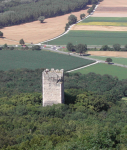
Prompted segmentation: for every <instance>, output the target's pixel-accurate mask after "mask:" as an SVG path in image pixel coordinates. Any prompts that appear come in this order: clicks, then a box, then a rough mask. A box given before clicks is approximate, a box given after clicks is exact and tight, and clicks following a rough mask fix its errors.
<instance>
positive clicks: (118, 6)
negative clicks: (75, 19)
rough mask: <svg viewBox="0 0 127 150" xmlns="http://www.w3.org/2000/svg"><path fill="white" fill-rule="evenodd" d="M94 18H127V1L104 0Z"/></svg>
mask: <svg viewBox="0 0 127 150" xmlns="http://www.w3.org/2000/svg"><path fill="white" fill-rule="evenodd" d="M93 17H127V0H103V1H102V2H100V4H99V6H98V8H97V9H96V11H95V13H94V14H93Z"/></svg>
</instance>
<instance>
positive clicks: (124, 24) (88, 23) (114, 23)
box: [77, 22, 127, 27]
mask: <svg viewBox="0 0 127 150" xmlns="http://www.w3.org/2000/svg"><path fill="white" fill-rule="evenodd" d="M77 25H84V26H117V27H118V26H119V27H123V26H124V27H127V23H126V22H86V23H85V22H80V23H78V24H77Z"/></svg>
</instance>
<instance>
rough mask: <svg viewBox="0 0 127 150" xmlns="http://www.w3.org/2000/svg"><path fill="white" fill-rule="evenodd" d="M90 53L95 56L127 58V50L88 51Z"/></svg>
mask: <svg viewBox="0 0 127 150" xmlns="http://www.w3.org/2000/svg"><path fill="white" fill-rule="evenodd" d="M88 54H90V55H94V56H95V57H96V56H106V57H125V58H127V52H118V51H88ZM90 57H91V56H90ZM92 57H93V56H92ZM118 59H119V58H118Z"/></svg>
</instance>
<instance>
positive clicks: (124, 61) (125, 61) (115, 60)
mask: <svg viewBox="0 0 127 150" xmlns="http://www.w3.org/2000/svg"><path fill="white" fill-rule="evenodd" d="M107 53H108V52H107ZM121 53H122V52H121ZM124 53H125V52H124ZM126 55H127V54H126ZM110 56H111V53H110ZM88 57H90V58H95V59H98V60H104V61H105V60H106V58H108V57H107V56H103V57H102V56H88ZM110 58H111V59H112V62H113V63H118V64H122V65H127V58H121V57H110Z"/></svg>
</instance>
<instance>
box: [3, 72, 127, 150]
mask: <svg viewBox="0 0 127 150" xmlns="http://www.w3.org/2000/svg"><path fill="white" fill-rule="evenodd" d="M43 70H44V69H36V70H30V69H18V70H10V71H5V72H4V71H0V133H1V134H0V149H1V150H23V149H28V150H29V149H31V150H32V149H33V150H34V149H38V150H43V149H44V150H49V149H52V150H63V149H75V150H77V149H80V150H83V149H93V147H94V149H107V148H108V149H120V150H123V149H127V144H126V143H127V138H126V137H127V125H126V124H127V117H126V116H127V103H126V101H123V100H121V98H122V97H123V96H127V80H121V81H120V80H118V78H117V77H112V76H110V75H103V76H101V75H97V74H95V73H89V74H86V75H83V74H80V73H74V74H73V73H70V74H69V73H66V74H65V104H57V105H53V106H46V107H42V96H41V75H42V71H43Z"/></svg>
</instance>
